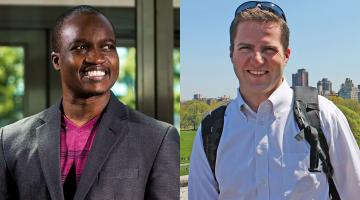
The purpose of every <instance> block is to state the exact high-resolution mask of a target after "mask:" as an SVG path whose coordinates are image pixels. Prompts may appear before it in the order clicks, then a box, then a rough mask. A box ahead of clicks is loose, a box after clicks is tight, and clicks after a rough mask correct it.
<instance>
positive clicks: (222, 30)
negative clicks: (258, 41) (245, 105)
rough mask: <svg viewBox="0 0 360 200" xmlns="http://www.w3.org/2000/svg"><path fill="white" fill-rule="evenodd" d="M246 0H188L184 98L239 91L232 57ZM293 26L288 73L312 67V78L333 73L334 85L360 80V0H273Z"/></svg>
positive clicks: (182, 22)
mask: <svg viewBox="0 0 360 200" xmlns="http://www.w3.org/2000/svg"><path fill="white" fill-rule="evenodd" d="M243 2H244V1H232V0H231V1H230V0H223V1H220V0H182V1H181V11H180V12H181V13H180V19H181V20H180V26H181V32H180V34H181V35H180V38H181V40H180V42H181V44H180V46H181V100H188V99H191V98H192V96H193V94H194V93H200V94H202V95H204V96H205V97H218V96H222V95H228V96H231V97H235V96H236V88H237V87H238V80H237V78H236V76H235V74H234V72H233V67H232V64H231V62H230V58H229V26H230V23H231V20H232V19H233V17H234V11H235V9H236V8H237V6H238V5H240V4H241V3H243ZM273 2H274V3H276V4H278V5H279V6H280V7H281V8H282V9H283V10H284V12H285V15H286V18H287V21H288V25H289V27H290V48H291V56H290V60H289V62H288V64H287V66H286V68H285V78H286V80H287V82H288V83H289V84H290V85H291V74H293V73H295V72H296V71H297V69H300V68H306V69H307V71H308V72H309V84H310V85H311V86H315V87H316V83H317V81H319V80H320V79H322V78H328V79H329V80H331V81H332V83H333V90H335V91H336V92H337V91H338V90H339V89H340V84H341V83H343V82H344V81H345V78H347V77H348V78H350V79H352V80H353V83H354V84H356V85H360V63H359V61H360V11H359V8H360V1H356V0H348V1H346V2H344V1H335V0H328V1H320V0H318V1H311V0H302V1H289V0H288V1H285V0H279V1H273Z"/></svg>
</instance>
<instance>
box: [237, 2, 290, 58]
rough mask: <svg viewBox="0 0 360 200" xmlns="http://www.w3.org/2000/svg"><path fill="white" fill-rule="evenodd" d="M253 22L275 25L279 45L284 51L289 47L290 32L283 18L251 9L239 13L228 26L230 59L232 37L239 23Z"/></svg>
mask: <svg viewBox="0 0 360 200" xmlns="http://www.w3.org/2000/svg"><path fill="white" fill-rule="evenodd" d="M245 21H254V22H264V23H276V24H279V25H280V28H281V44H282V46H283V48H284V51H285V50H286V49H287V48H288V47H289V37H290V31H289V27H288V25H287V23H286V22H285V21H284V19H283V18H281V17H279V16H277V15H276V14H274V13H273V12H271V11H268V10H263V9H261V8H259V7H256V8H251V9H248V10H245V11H243V12H241V13H239V14H238V15H237V16H236V17H235V18H234V19H233V21H232V22H231V26H230V57H232V54H233V50H234V37H235V35H236V30H237V26H238V25H239V24H240V23H241V22H245Z"/></svg>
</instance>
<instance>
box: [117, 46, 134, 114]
mask: <svg viewBox="0 0 360 200" xmlns="http://www.w3.org/2000/svg"><path fill="white" fill-rule="evenodd" d="M118 52H119V57H120V70H119V77H118V80H117V81H116V83H115V85H114V87H113V88H112V90H113V92H114V94H115V95H116V96H117V97H118V99H119V100H120V101H121V102H123V103H124V104H126V105H127V106H129V107H131V108H134V109H135V107H136V105H135V104H136V96H135V73H136V64H135V56H136V49H135V48H134V47H130V48H119V50H118Z"/></svg>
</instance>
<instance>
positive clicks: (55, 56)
mask: <svg viewBox="0 0 360 200" xmlns="http://www.w3.org/2000/svg"><path fill="white" fill-rule="evenodd" d="M51 63H52V65H53V67H54V68H55V70H57V71H60V68H61V66H60V53H57V52H55V51H53V52H51Z"/></svg>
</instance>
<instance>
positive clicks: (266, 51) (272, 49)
mask: <svg viewBox="0 0 360 200" xmlns="http://www.w3.org/2000/svg"><path fill="white" fill-rule="evenodd" d="M263 52H264V53H266V54H275V53H277V52H278V51H277V49H275V48H271V47H267V48H265V49H264V50H263Z"/></svg>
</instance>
